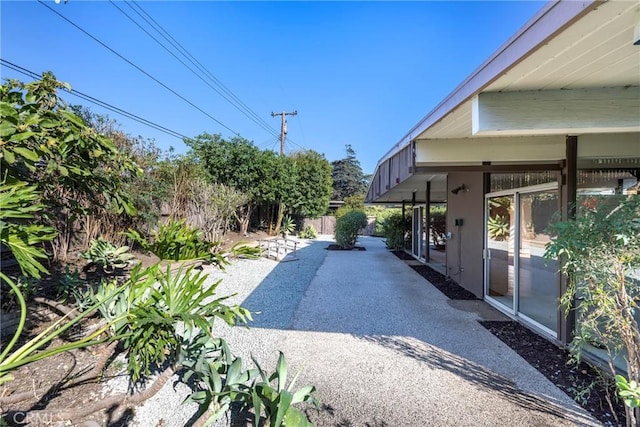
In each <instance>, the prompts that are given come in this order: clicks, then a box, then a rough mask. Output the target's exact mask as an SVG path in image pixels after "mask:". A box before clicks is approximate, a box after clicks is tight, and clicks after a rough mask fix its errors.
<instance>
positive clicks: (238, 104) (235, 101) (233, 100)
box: [110, 0, 277, 136]
mask: <svg viewBox="0 0 640 427" xmlns="http://www.w3.org/2000/svg"><path fill="white" fill-rule="evenodd" d="M110 3H111V4H112V5H113V7H115V8H116V9H118V11H120V13H122V14H123V15H124V16H126V17H127V18H128V19H129V20H130V21H131V22H133V23H134V24H135V25H136V26H137V27H138V28H140V30H142V31H143V32H144V33H145V34H146V35H147V36H149V37H150V38H151V39H152V40H153V41H155V42H156V43H157V44H158V45H160V47H162V48H163V49H164V50H166V51H167V52H168V53H169V54H170V55H171V56H173V57H174V58H175V59H176V60H177V61H178V62H180V63H181V64H182V65H184V66H185V68H187V69H188V70H189V71H191V73H193V74H194V75H195V76H196V77H198V78H199V79H200V80H202V82H203V83H205V84H206V85H207V86H209V87H210V88H211V89H212V90H213V91H215V92H216V93H217V94H219V95H220V96H221V97H222V98H224V99H225V100H226V101H227V102H229V103H230V104H231V105H233V106H234V107H235V108H236V109H237V110H238V111H240V112H241V113H242V114H244V115H245V116H246V117H247V118H249V119H250V120H252V121H253V122H254V123H256V124H257V125H258V126H260V127H261V128H262V129H264V130H265V131H267V132H269V133H271V134H273V135H274V136H275V135H277V132H276V131H275V130H274V129H273V128H271V127H270V126H268V124H266V122H265V121H264V120H263V119H261V118H260V117H259V116H258V115H257V114H256V113H255V112H253V111H252V110H251V109H250V108H249V107H247V106H246V104H244V103H243V102H242V101H241V100H240V99H239V98H238V97H237V96H235V95H234V94H233V92H231V91H230V90H228V89H227V88H226V87H224V85H222V84H221V83H220V82H219V81H218V80H217V79H215V76H213V79H215V80H214V81H213V82H214V83H215V84H216V85H217V86H219V87H221V89H218V88H216V87H214V86H213V85H212V84H211V83H210V82H208V81H207V80H205V79H204V78H203V77H202V76H201V75H200V74H199V73H198V72H196V71H195V70H194V69H193V68H191V67H190V66H189V65H188V64H186V63H185V62H184V61H183V60H182V59H180V58H179V57H178V56H177V55H176V54H175V53H173V52H172V51H171V49H169V48H168V47H167V46H166V45H165V44H163V43H162V42H161V41H160V40H158V39H157V38H156V37H154V36H153V35H152V34H151V33H150V32H149V31H147V30H146V29H145V28H144V27H143V26H142V25H140V23H139V22H138V21H136V19H135V18H133V17H132V16H130V15H129V14H128V13H127V12H125V11H124V10H122V9H121V8H120V7H119V6H118V5H117V4H116V3H115V2H113V1H112V0H110ZM125 3H126V4H127V6H129V8H131V9H132V10H133V11H134V12H135V13H137V14H138V16H140V17H141V18H142V19H143V20H144V21H145V22H146V23H147V24H149V25H150V26H151V27H152V28H153V29H154V30H155V31H156V32H158V33H159V34H160V35H161V36H162V37H163V38H164V39H165V40H167V41H168V42H169V43H170V44H171V45H173V47H174V48H175V49H177V50H178V51H181V52H180V53H182V55H183V56H185V57H186V59H187V60H188V61H190V62H191V63H192V64H193V65H194V66H195V67H196V68H199V70H200V72H203V70H204V72H205V76H207V74H206V73H208V74H211V73H209V72H208V71H207V70H206V69H204V67H203V66H202V65H201V64H200V63H199V62H197V60H195V58H194V59H190V58H189V57H188V56H191V58H193V56H192V55H191V54H190V53H189V52H188V51H186V49H184V48H183V47H182V46H181V45H180V44H179V43H178V42H177V41H176V42H175V43H173V42H172V41H171V40H174V41H175V39H174V38H173V37H171V35H170V34H169V33H168V32H167V31H166V30H165V29H164V28H162V27H161V26H160V25H159V24H157V22H156V21H155V20H153V18H151V16H150V15H149V14H147V13H146V12H145V11H144V10H143V9H142V8H141V7H140V6H138V5H136V6H137V7H138V8H140V10H141V11H142V12H143V13H144V14H146V15H147V16H149V18H150V19H151V20H152V21H153V22H154V23H155V24H156V25H158V26H159V27H160V29H162V30H163V31H164V32H165V33H166V34H167V35H168V36H169V37H171V40H170V39H168V38H167V36H165V35H164V34H163V33H162V32H161V31H160V30H159V29H158V28H156V27H155V26H154V24H153V23H151V22H150V21H149V20H148V19H147V18H146V17H145V16H144V15H142V14H141V13H140V12H139V11H138V10H136V9H135V8H134V7H133V6H132V5H131V4H130V3H128V2H125ZM176 43H177V46H176ZM187 55H188V56H187ZM194 60H195V61H194ZM211 76H212V75H211ZM209 79H211V80H212V78H211V77H209ZM223 91H224V92H226V93H224V92H223Z"/></svg>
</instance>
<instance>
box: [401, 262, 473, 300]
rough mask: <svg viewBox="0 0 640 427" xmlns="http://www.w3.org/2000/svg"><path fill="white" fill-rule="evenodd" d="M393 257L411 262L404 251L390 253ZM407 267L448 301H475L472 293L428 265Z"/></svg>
mask: <svg viewBox="0 0 640 427" xmlns="http://www.w3.org/2000/svg"><path fill="white" fill-rule="evenodd" d="M391 252H392V253H393V254H394V255H395V256H397V257H398V258H400V259H402V260H413V259H415V258H413V257H412V256H411V255H409V254H408V253H406V252H404V251H391ZM409 267H411V268H413V269H414V270H415V271H416V272H417V273H418V274H419V275H421V276H422V277H424V278H425V279H427V280H428V281H429V283H431V284H432V285H433V286H435V287H436V289H438V290H439V291H440V292H442V293H443V294H445V295H446V296H447V297H448V298H449V299H454V300H477V299H478V297H476V296H475V295H474V294H473V293H471V292H469V291H468V290H466V289H465V288H463V287H462V286H460V285H458V284H457V283H456V282H454V281H453V280H451V279H447V277H446V276H445V275H444V274H442V273H440V272H438V271H436V270H434V269H433V268H431V267H429V266H428V265H410V266H409Z"/></svg>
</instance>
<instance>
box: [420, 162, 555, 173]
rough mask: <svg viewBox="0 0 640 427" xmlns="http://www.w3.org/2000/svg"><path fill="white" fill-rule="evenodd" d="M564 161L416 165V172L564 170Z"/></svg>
mask: <svg viewBox="0 0 640 427" xmlns="http://www.w3.org/2000/svg"><path fill="white" fill-rule="evenodd" d="M562 165H563V162H562V161H559V162H556V163H534V164H526V165H524V164H522V165H518V164H514V165H461V166H416V167H415V173H416V174H429V173H450V172H489V173H511V172H535V171H550V170H557V171H559V170H562Z"/></svg>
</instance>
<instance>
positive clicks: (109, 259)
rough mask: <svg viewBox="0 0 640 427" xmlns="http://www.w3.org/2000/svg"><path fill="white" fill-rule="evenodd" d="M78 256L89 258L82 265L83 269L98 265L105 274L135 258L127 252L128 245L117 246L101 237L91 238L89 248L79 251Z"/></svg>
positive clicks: (121, 267)
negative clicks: (87, 261) (84, 264)
mask: <svg viewBox="0 0 640 427" xmlns="http://www.w3.org/2000/svg"><path fill="white" fill-rule="evenodd" d="M80 256H81V257H82V258H84V259H86V260H89V263H88V264H87V265H86V266H85V267H84V270H85V271H86V270H89V269H91V268H92V267H98V268H99V269H100V270H101V271H102V272H104V273H106V274H112V273H113V272H115V271H116V270H118V269H123V268H126V267H127V266H128V265H129V262H130V261H131V260H132V259H134V258H135V257H134V256H133V255H132V254H130V253H129V247H128V246H121V247H117V246H115V245H113V244H112V243H110V242H107V241H106V240H103V239H102V238H99V239H97V240H92V241H91V244H90V246H89V249H87V250H86V251H84V252H81V253H80Z"/></svg>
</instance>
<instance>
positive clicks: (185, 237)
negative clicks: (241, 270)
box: [125, 220, 221, 263]
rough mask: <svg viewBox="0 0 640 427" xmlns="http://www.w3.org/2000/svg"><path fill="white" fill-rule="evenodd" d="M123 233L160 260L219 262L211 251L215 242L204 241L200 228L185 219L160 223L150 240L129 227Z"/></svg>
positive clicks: (215, 244) (215, 245)
mask: <svg viewBox="0 0 640 427" xmlns="http://www.w3.org/2000/svg"><path fill="white" fill-rule="evenodd" d="M125 234H126V235H127V237H129V238H131V239H133V240H134V241H135V242H136V243H138V244H139V245H140V246H141V247H142V248H143V249H144V250H146V251H149V252H151V253H152V254H154V255H155V256H157V257H158V258H160V259H162V260H173V261H182V260H190V259H204V260H207V261H216V262H218V263H221V260H220V259H218V257H216V255H215V254H214V252H213V249H214V248H216V247H217V246H218V245H217V243H212V242H206V241H205V240H204V239H203V238H202V233H201V232H200V230H198V229H196V228H192V227H189V226H188V225H187V224H186V221H185V220H180V221H174V220H171V221H169V222H168V223H167V224H160V227H159V228H158V230H156V231H155V232H154V233H153V236H152V241H151V242H149V241H148V240H147V239H145V238H144V237H142V236H141V235H140V234H139V233H138V232H137V231H135V230H131V229H130V230H129V231H128V232H127V233H125Z"/></svg>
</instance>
